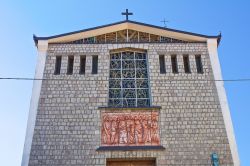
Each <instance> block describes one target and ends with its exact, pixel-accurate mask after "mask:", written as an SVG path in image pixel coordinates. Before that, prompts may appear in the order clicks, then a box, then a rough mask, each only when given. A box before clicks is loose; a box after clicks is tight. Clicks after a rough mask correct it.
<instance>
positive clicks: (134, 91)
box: [109, 51, 150, 107]
mask: <svg viewBox="0 0 250 166" xmlns="http://www.w3.org/2000/svg"><path fill="white" fill-rule="evenodd" d="M149 105H150V100H149V84H148V70H147V56H146V53H142V52H131V51H126V52H118V53H113V54H111V55H110V79H109V106H110V107H148V106H149Z"/></svg>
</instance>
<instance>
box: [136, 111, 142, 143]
mask: <svg viewBox="0 0 250 166" xmlns="http://www.w3.org/2000/svg"><path fill="white" fill-rule="evenodd" d="M141 118H142V117H141V115H136V116H135V143H139V144H141V143H142V141H143V136H142V124H141Z"/></svg>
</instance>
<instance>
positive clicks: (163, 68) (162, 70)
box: [159, 55, 166, 74]
mask: <svg viewBox="0 0 250 166" xmlns="http://www.w3.org/2000/svg"><path fill="white" fill-rule="evenodd" d="M159 63H160V73H161V74H164V73H166V66H165V56H164V55H159Z"/></svg>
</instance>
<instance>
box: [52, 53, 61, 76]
mask: <svg viewBox="0 0 250 166" xmlns="http://www.w3.org/2000/svg"><path fill="white" fill-rule="evenodd" d="M61 63H62V56H56V64H55V72H54V74H60V71H61Z"/></svg>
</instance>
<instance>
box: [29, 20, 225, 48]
mask: <svg viewBox="0 0 250 166" xmlns="http://www.w3.org/2000/svg"><path fill="white" fill-rule="evenodd" d="M122 23H133V24H137V25H142V26H148V27H152V28H157V29H161V30H166V31H171V32H177V33H183V34H187V35H192V36H197V37H204V38H217V41H218V45H219V43H220V40H221V33H220V34H219V35H217V36H209V35H203V34H199V33H193V32H187V31H181V30H176V29H171V28H165V27H160V26H156V25H151V24H146V23H141V22H137V21H131V20H125V21H119V22H115V23H112V24H106V25H102V26H97V27H93V28H87V29H82V30H78V31H73V32H68V33H63V34H59V35H53V36H48V37H38V36H36V35H33V40H34V42H35V44H37V43H38V40H49V39H53V38H58V37H63V36H67V35H72V34H77V33H81V32H87V31H90V30H95V29H99V28H104V27H109V26H113V25H118V24H122Z"/></svg>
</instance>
